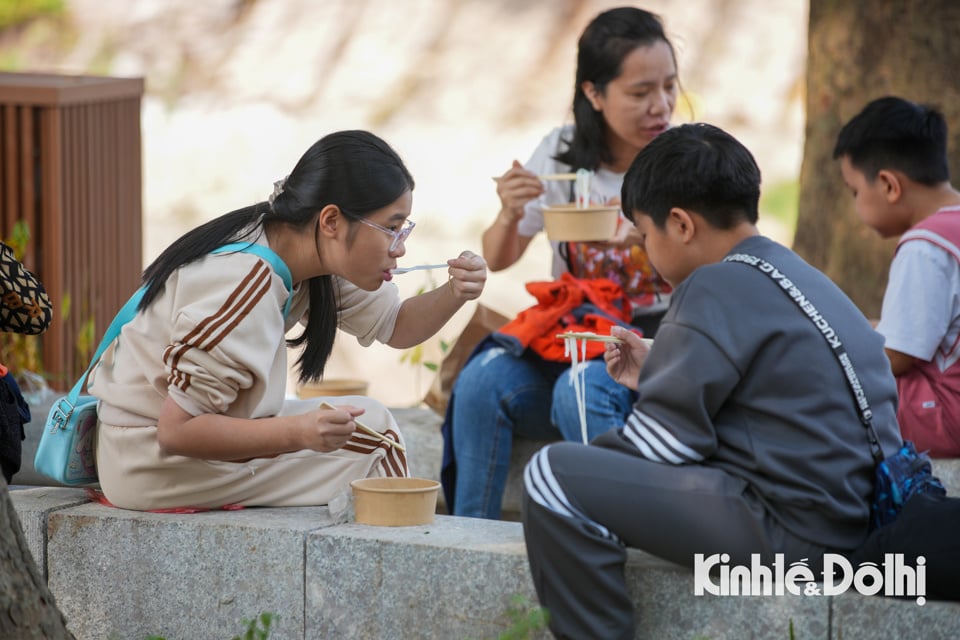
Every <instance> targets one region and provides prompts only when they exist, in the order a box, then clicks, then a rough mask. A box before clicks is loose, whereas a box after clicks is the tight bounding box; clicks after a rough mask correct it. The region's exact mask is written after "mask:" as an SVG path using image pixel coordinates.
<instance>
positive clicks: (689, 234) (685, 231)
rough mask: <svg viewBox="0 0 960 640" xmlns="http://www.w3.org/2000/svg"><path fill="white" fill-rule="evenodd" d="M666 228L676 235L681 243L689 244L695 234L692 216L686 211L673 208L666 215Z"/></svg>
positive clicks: (695, 227) (694, 223) (695, 226)
mask: <svg viewBox="0 0 960 640" xmlns="http://www.w3.org/2000/svg"><path fill="white" fill-rule="evenodd" d="M667 226H668V227H669V229H670V230H671V231H673V232H674V233H676V234H677V237H678V238H679V239H680V241H681V242H685V243H686V242H690V241H691V240H692V239H693V236H695V235H696V233H697V225H696V222H695V220H694V219H693V216H692V215H690V212H689V211H687V210H686V209H681V208H680V207H673V208H672V209H670V213H669V214H667Z"/></svg>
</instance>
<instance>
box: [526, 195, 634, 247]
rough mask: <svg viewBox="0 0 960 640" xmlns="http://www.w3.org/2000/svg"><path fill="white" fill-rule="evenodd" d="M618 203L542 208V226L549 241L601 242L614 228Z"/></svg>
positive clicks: (611, 235) (618, 211)
mask: <svg viewBox="0 0 960 640" xmlns="http://www.w3.org/2000/svg"><path fill="white" fill-rule="evenodd" d="M619 217H620V206H619V205H613V206H601V205H592V206H589V207H584V208H582V209H578V208H577V205H576V204H560V205H554V206H551V207H544V208H543V226H544V228H545V229H546V231H547V237H548V238H550V240H551V241H553V242H603V241H606V240H610V239H611V238H613V236H614V235H615V234H616V232H617V220H618V218H619Z"/></svg>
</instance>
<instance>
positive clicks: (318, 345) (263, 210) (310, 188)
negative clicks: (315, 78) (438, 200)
mask: <svg viewBox="0 0 960 640" xmlns="http://www.w3.org/2000/svg"><path fill="white" fill-rule="evenodd" d="M413 187H414V182H413V177H412V176H411V175H410V172H409V171H408V170H407V168H406V167H405V166H404V164H403V161H402V160H401V159H400V156H398V155H397V153H396V152H395V151H394V150H393V149H392V148H391V147H390V146H389V145H388V144H387V143H386V142H384V141H383V140H381V139H380V138H378V137H377V136H375V135H373V134H372V133H369V132H367V131H339V132H336V133H331V134H329V135H327V136H324V137H323V138H321V139H320V140H318V141H317V142H315V143H314V144H313V146H311V147H310V148H309V149H307V151H306V153H304V154H303V156H302V157H301V158H300V160H299V161H298V162H297V164H296V166H295V167H294V168H293V171H291V172H290V175H289V176H287V178H286V181H285V182H284V183H283V186H282V190H280V191H279V193H278V194H277V195H276V197H275V198H274V199H273V202H272V203H271V202H266V201H265V202H258V203H257V204H254V205H251V206H248V207H244V208H242V209H237V210H235V211H231V212H230V213H227V214H224V215H222V216H220V217H218V218H214V219H213V220H211V221H209V222H207V223H205V224H202V225H200V226H199V227H196V228H195V229H192V230H190V231H188V232H187V233H185V234H184V235H183V236H181V237H180V238H179V239H178V240H176V241H175V242H174V243H173V244H171V245H170V246H169V247H167V249H165V250H164V251H163V253H161V254H160V255H159V256H158V257H157V259H156V260H154V261H153V262H152V263H151V264H150V266H148V267H147V268H146V270H144V272H143V282H144V285H145V287H146V290H145V292H144V296H143V300H142V301H141V302H140V306H139V309H141V310H142V309H145V308H147V307H148V306H149V305H150V304H151V303H152V302H153V301H154V300H156V298H157V296H159V295H160V294H161V293H162V291H163V288H164V285H165V283H166V281H167V278H169V277H170V275H171V274H172V273H173V272H174V271H176V270H177V269H178V268H180V267H182V266H183V265H185V264H188V263H190V262H193V261H195V260H198V259H200V258H202V257H203V256H205V255H207V254H209V253H210V252H211V251H213V250H214V249H216V248H218V247H220V246H223V245H224V244H228V243H230V242H234V241H237V240H239V239H241V238H244V239H245V240H247V241H253V240H251V235H253V237H254V238H255V237H258V236H259V234H262V233H263V229H264V228H265V227H267V226H268V225H287V226H290V227H293V228H295V229H298V230H303V229H304V228H305V227H306V226H307V225H309V224H311V223H312V222H314V220H315V217H316V214H317V212H318V211H320V210H321V209H323V208H324V207H325V206H327V205H329V204H334V205H337V206H338V207H339V208H340V210H341V212H343V214H344V216H346V217H347V218H348V219H352V220H356V219H358V218H364V217H366V216H367V215H369V214H371V213H372V212H374V211H376V210H378V209H382V208H383V207H385V206H387V205H389V204H390V203H391V202H394V201H395V200H396V199H397V198H399V197H400V196H401V195H403V194H404V193H406V192H407V191H410V190H412V189H413ZM307 287H308V292H309V296H310V315H309V318H308V320H307V326H306V328H305V329H304V330H303V333H302V334H300V335H299V336H297V337H295V338H293V339H290V340H288V341H287V344H288V345H289V346H290V347H299V346H301V345H305V346H304V349H303V353H302V354H301V355H300V358H299V359H298V360H297V367H298V369H299V379H300V381H301V382H314V381H316V380H319V379H320V378H321V377H323V369H324V366H325V365H326V363H327V359H328V358H329V357H330V353H331V351H332V350H333V342H334V339H335V338H336V332H337V306H338V300H337V298H338V294H339V292H338V291H336V290H335V286H334V280H333V277H332V276H329V275H326V276H318V277H316V278H311V279H310V280H309V281H308V282H307Z"/></svg>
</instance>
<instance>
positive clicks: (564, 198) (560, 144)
mask: <svg viewBox="0 0 960 640" xmlns="http://www.w3.org/2000/svg"><path fill="white" fill-rule="evenodd" d="M571 139H573V125H572V124H571V125H566V126H564V127H557V128H556V129H554V130H553V131H551V132H550V133H549V134H547V135H546V136H545V137H544V138H543V140H541V142H540V144H539V145H538V146H537V148H536V149H535V150H534V151H533V155H532V156H530V159H529V160H527V162H526V164H524V165H523V167H524V168H525V169H527V170H528V171H532V172H533V173H536V174H538V175H544V174H549V173H568V172H569V171H570V170H571V168H570V166H569V165H566V164H563V163H562V162H557V161H556V160H554V159H553V156H555V155H557V153H559V152H560V151H561V150H562V149H566V148H567V144H566V142H568V141H569V140H571ZM622 185H623V174H622V173H614V172H612V171H608V170H607V169H599V170H597V171H595V172H594V174H593V178H592V179H591V180H590V199H591V201H599V202H607V201H609V200H610V199H611V198H618V199H619V198H620V187H621V186H622ZM568 202H573V182H572V181H570V180H547V181H546V182H545V189H544V192H543V195H542V196H540V197H539V198H537V199H536V200H531V201H530V202H528V203H527V205H526V207H524V213H523V218H521V219H520V223H519V225H518V226H517V232H518V233H519V234H520V235H521V236H524V237H527V238H529V237H532V236H534V235H536V234H537V233H538V232H540V231H542V230H543V207H545V206H550V205H557V204H566V203H568ZM550 245H551V246H552V247H553V268H552V271H551V275H552V276H553V277H554V278H558V277H560V274H561V273H563V272H564V271H566V270H567V265H566V262H565V261H564V259H563V257H562V256H561V255H560V250H559V243H557V242H551V243H550Z"/></svg>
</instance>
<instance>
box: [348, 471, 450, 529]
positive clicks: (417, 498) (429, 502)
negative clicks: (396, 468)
mask: <svg viewBox="0 0 960 640" xmlns="http://www.w3.org/2000/svg"><path fill="white" fill-rule="evenodd" d="M350 487H351V489H352V490H353V511H354V514H355V516H356V521H357V523H359V524H372V525H378V526H382V527H405V526H410V525H417V524H430V523H431V522H433V516H434V514H435V513H436V511H437V494H438V492H439V490H440V483H439V482H437V481H436V480H428V479H426V478H363V479H361V480H354V481H353V482H351V483H350Z"/></svg>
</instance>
